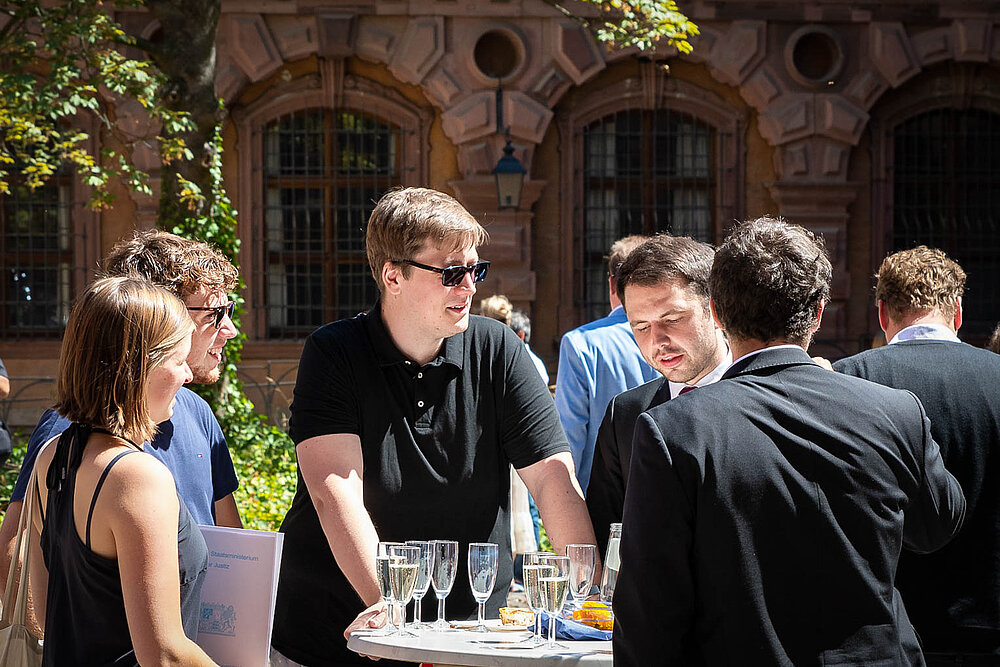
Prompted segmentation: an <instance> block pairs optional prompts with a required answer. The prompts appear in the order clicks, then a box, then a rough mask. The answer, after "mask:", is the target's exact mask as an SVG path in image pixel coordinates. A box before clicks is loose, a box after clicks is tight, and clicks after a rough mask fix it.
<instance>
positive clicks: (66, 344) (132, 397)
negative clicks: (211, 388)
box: [55, 277, 194, 442]
mask: <svg viewBox="0 0 1000 667" xmlns="http://www.w3.org/2000/svg"><path fill="white" fill-rule="evenodd" d="M193 329H194V323H193V322H192V321H191V318H190V317H189V316H188V312H187V309H186V308H185V307H184V304H183V303H181V301H180V299H178V298H177V297H176V296H174V295H173V294H172V293H170V292H169V291H167V290H166V289H164V288H162V287H158V286H156V285H154V284H152V283H151V282H149V281H147V280H145V279H143V278H140V277H117V278H102V279H100V280H97V281H95V282H94V283H91V285H90V286H89V287H88V288H87V289H86V291H84V293H83V294H82V295H81V296H80V298H79V299H78V300H77V302H76V303H75V304H74V305H73V309H72V311H71V312H70V315H69V321H68V323H67V324H66V333H65V335H64V336H63V343H62V349H61V351H60V354H59V377H58V379H57V382H56V406H55V408H56V411H57V412H58V413H59V414H61V415H62V416H63V417H65V418H67V419H69V420H70V421H74V422H80V423H82V424H87V425H89V426H94V427H98V428H105V429H107V430H108V431H110V432H111V433H112V434H113V435H116V436H118V437H122V438H128V439H130V440H133V441H135V442H143V441H146V440H150V439H152V437H153V436H154V435H155V434H156V424H155V423H154V422H153V420H152V419H151V418H150V416H149V410H148V408H147V405H146V384H147V382H148V380H149V374H150V373H151V372H152V371H153V370H154V369H155V368H156V367H158V366H159V365H160V364H162V363H163V361H164V360H165V359H166V358H167V356H169V355H170V353H171V352H173V350H174V349H175V348H176V347H177V346H178V345H179V344H180V343H181V342H182V341H183V340H184V338H185V337H187V336H190V335H191V331H192V330H193Z"/></svg>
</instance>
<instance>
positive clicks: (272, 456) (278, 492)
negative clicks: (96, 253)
mask: <svg viewBox="0 0 1000 667" xmlns="http://www.w3.org/2000/svg"><path fill="white" fill-rule="evenodd" d="M209 154H210V155H211V156H212V157H211V165H210V168H209V173H210V174H211V183H212V190H213V191H212V192H211V193H209V194H210V196H209V197H207V198H206V197H204V196H203V194H202V193H201V192H200V191H198V189H197V186H195V185H194V184H193V183H190V182H184V183H185V186H184V188H182V194H181V197H182V201H184V202H187V203H188V204H189V209H188V212H190V211H192V210H198V208H199V204H200V203H201V202H204V201H206V199H207V201H210V202H212V203H211V205H210V207H209V208H208V211H207V213H205V214H204V215H198V214H196V215H179V216H178V218H177V219H175V220H173V221H170V220H164V219H163V214H162V213H163V212H162V209H161V219H160V226H161V227H165V228H168V229H170V231H172V232H173V233H174V234H178V235H180V236H184V237H186V238H192V239H198V240H201V241H205V242H207V243H210V244H211V245H214V246H215V247H217V248H218V249H219V250H221V251H222V252H223V254H225V255H226V256H227V257H228V258H229V259H230V261H231V262H232V263H233V264H234V265H235V266H236V267H237V268H239V261H238V257H239V247H240V241H239V238H237V230H236V222H237V220H236V215H237V213H236V210H235V209H234V208H233V206H232V202H231V201H230V200H229V197H228V196H227V195H226V192H225V190H224V189H223V186H222V126H221V124H220V125H218V126H217V127H216V130H215V136H214V137H213V150H211V151H210V152H209ZM181 211H182V212H183V209H181ZM171 222H172V226H171V224H170V223H171ZM242 288H243V280H242V278H241V279H240V282H239V284H238V285H237V291H238V292H240V291H242ZM234 299H236V301H237V310H236V313H235V314H234V316H233V320H234V324H235V325H236V327H237V329H239V328H240V315H241V314H243V313H244V312H245V311H244V309H243V299H242V297H240V296H238V295H236V296H234ZM244 341H246V334H244V333H243V332H242V331H240V333H239V334H238V335H237V336H236V338H234V339H232V340H230V341H229V342H228V343H227V344H226V348H225V349H226V357H225V360H224V361H223V368H222V372H221V376H220V378H219V382H217V383H216V384H214V385H191V388H192V389H193V390H194V391H196V392H198V393H199V394H200V395H201V396H202V397H203V398H204V399H205V400H207V401H208V402H209V403H210V404H211V405H212V407H213V408H214V409H215V415H216V417H217V418H218V420H219V424H221V425H222V432H223V433H224V434H225V435H226V441H227V442H228V443H229V451H230V452H231V453H232V455H233V464H234V466H235V468H236V475H237V477H238V478H239V480H240V488H239V489H238V490H237V491H236V505H237V506H238V507H239V509H240V514H241V515H242V516H243V525H244V526H246V527H247V528H256V529H258V530H277V529H278V527H279V526H280V525H281V520H282V519H283V518H284V516H285V512H286V511H287V510H288V507H289V506H290V505H291V502H292V497H293V496H294V495H295V488H296V480H297V473H296V464H295V447H294V445H293V444H292V440H291V438H289V437H288V434H287V433H286V432H285V431H283V430H281V429H280V428H278V427H276V426H273V425H271V424H269V423H268V422H267V419H266V418H265V417H264V416H263V415H260V414H258V413H257V411H256V410H255V409H254V405H253V403H252V402H251V401H250V399H248V398H247V397H246V394H245V393H244V391H243V383H242V381H240V379H239V377H238V376H237V374H236V367H237V366H238V365H239V363H240V359H241V350H242V349H243V343H244Z"/></svg>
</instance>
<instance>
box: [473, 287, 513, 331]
mask: <svg viewBox="0 0 1000 667" xmlns="http://www.w3.org/2000/svg"><path fill="white" fill-rule="evenodd" d="M479 314H480V315H482V316H483V317H489V318H492V319H494V320H498V321H500V322H503V323H504V324H506V325H507V326H510V318H511V316H512V315H513V314H514V306H513V305H511V303H510V299H508V298H507V297H505V296H504V295H503V294H494V295H493V296H488V297H486V298H485V299H483V300H482V302H481V303H480V304H479Z"/></svg>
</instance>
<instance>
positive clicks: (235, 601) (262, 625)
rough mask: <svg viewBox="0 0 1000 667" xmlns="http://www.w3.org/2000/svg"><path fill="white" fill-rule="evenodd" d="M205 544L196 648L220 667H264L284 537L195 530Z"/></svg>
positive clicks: (210, 528)
mask: <svg viewBox="0 0 1000 667" xmlns="http://www.w3.org/2000/svg"><path fill="white" fill-rule="evenodd" d="M199 528H201V532H202V535H204V536H205V542H206V543H207V544H208V575H207V576H206V577H205V583H204V585H203V587H202V590H201V620H200V623H199V626H198V646H200V647H201V648H202V649H204V651H205V652H206V653H208V655H209V656H210V657H211V658H212V659H213V660H214V661H215V662H217V663H219V665H222V667H267V664H268V655H269V653H270V646H271V623H272V622H273V621H274V600H275V596H276V595H277V593H278V570H279V568H280V566H281V547H282V543H283V541H284V538H285V536H284V535H283V534H282V533H271V532H266V531H261V530H244V529H239V528H221V527H219V526H199Z"/></svg>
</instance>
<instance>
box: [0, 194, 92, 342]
mask: <svg viewBox="0 0 1000 667" xmlns="http://www.w3.org/2000/svg"><path fill="white" fill-rule="evenodd" d="M71 191H72V187H71V183H70V178H69V177H68V176H57V177H54V178H53V179H52V180H50V181H49V182H48V183H46V184H45V185H43V186H40V187H38V188H36V189H35V190H31V189H29V188H27V187H25V186H17V185H15V186H13V187H12V188H11V192H10V194H9V195H5V196H3V197H0V258H2V259H0V262H2V270H0V282H2V285H0V299H2V301H0V332H2V334H0V335H2V336H3V338H5V339H14V340H20V339H25V340H34V339H38V338H39V337H41V338H58V337H59V336H61V335H62V331H63V329H64V327H65V326H66V320H67V318H68V317H69V307H70V304H71V302H72V297H73V294H74V286H73V280H74V274H75V273H77V272H76V271H74V269H75V268H76V267H74V252H73V251H74V246H75V239H74V233H73V225H72V216H71V212H72V210H73V209H72V202H71Z"/></svg>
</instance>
